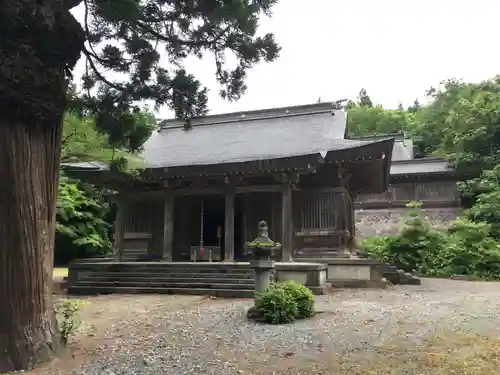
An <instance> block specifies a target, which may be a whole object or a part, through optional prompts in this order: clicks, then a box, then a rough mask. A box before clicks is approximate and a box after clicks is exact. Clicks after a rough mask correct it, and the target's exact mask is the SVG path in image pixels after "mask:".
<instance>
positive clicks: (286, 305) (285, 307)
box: [250, 281, 314, 324]
mask: <svg viewBox="0 0 500 375" xmlns="http://www.w3.org/2000/svg"><path fill="white" fill-rule="evenodd" d="M250 312H251V315H254V314H255V316H256V317H257V318H260V319H262V320H263V321H265V322H267V323H272V324H285V323H291V322H293V321H294V320H296V319H304V318H309V317H311V316H312V315H313V314H314V296H313V294H312V292H311V291H310V290H309V289H308V288H306V287H305V286H304V285H301V284H299V283H297V282H294V281H287V282H283V283H273V284H271V285H270V286H269V288H268V289H267V290H266V291H265V292H264V293H261V294H259V295H258V296H257V298H256V299H255V308H254V309H251V311H250Z"/></svg>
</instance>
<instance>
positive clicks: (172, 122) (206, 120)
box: [160, 102, 336, 129]
mask: <svg viewBox="0 0 500 375" xmlns="http://www.w3.org/2000/svg"><path fill="white" fill-rule="evenodd" d="M335 110H336V109H335V102H322V103H314V104H302V105H296V106H287V107H278V108H267V109H258V110H250V111H238V112H229V113H221V114H213V115H207V116H197V117H192V118H190V122H191V124H190V125H191V126H193V127H194V126H203V125H216V124H224V123H231V122H242V121H251V120H268V119H273V118H280V117H292V116H303V115H311V114H321V113H325V112H331V113H332V114H334V112H335ZM185 121H186V120H184V119H165V120H162V121H161V122H160V129H169V128H178V127H183V126H184V124H185Z"/></svg>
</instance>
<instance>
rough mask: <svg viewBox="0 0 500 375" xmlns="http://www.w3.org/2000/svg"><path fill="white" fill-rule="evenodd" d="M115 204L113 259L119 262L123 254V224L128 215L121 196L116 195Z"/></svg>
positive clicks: (125, 203) (125, 204)
mask: <svg viewBox="0 0 500 375" xmlns="http://www.w3.org/2000/svg"><path fill="white" fill-rule="evenodd" d="M116 206H117V210H116V220H115V243H114V248H115V254H114V255H115V260H116V261H117V262H121V261H123V258H124V255H125V224H126V222H127V217H128V207H127V206H128V205H127V202H126V201H125V200H124V199H123V197H118V199H117V201H116Z"/></svg>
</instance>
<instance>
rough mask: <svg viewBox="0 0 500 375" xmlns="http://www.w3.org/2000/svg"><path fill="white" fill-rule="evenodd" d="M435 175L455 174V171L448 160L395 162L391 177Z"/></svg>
mask: <svg viewBox="0 0 500 375" xmlns="http://www.w3.org/2000/svg"><path fill="white" fill-rule="evenodd" d="M434 173H454V169H453V168H451V167H450V166H449V165H448V162H447V161H446V160H444V159H440V158H422V159H412V160H399V161H393V162H392V163H391V169H390V174H391V177H397V176H404V175H416V174H422V175H424V174H427V175H428V174H434Z"/></svg>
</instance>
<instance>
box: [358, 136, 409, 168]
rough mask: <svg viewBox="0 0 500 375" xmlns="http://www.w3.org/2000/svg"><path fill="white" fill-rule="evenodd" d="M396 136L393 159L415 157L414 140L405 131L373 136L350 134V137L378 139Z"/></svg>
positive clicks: (369, 139)
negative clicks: (407, 136)
mask: <svg viewBox="0 0 500 375" xmlns="http://www.w3.org/2000/svg"><path fill="white" fill-rule="evenodd" d="M389 137H391V138H394V147H393V148H392V158H391V159H392V161H393V162H394V161H399V160H411V159H413V141H412V140H411V139H409V138H406V137H405V135H404V134H403V133H395V134H387V135H372V136H349V138H348V139H353V140H364V141H377V140H381V139H386V138H389Z"/></svg>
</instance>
